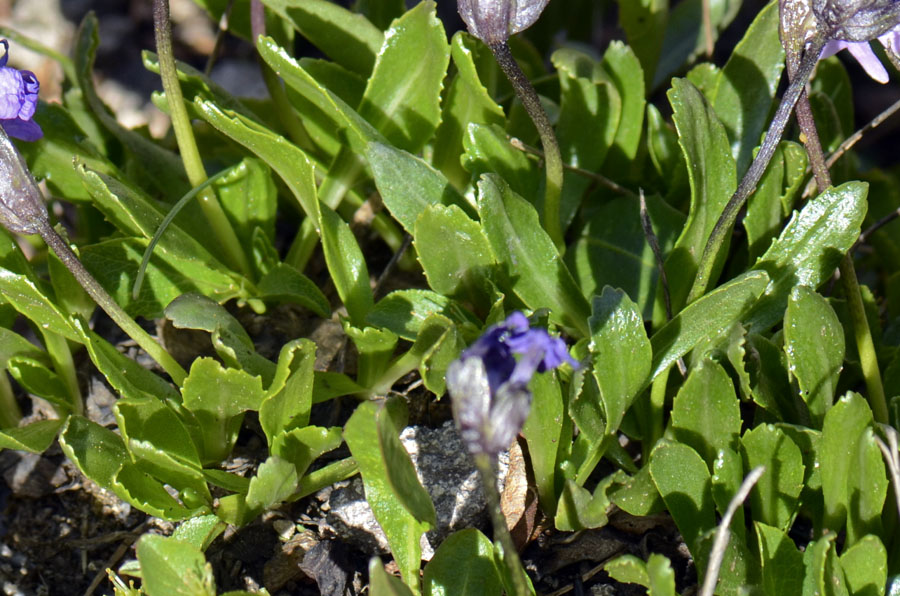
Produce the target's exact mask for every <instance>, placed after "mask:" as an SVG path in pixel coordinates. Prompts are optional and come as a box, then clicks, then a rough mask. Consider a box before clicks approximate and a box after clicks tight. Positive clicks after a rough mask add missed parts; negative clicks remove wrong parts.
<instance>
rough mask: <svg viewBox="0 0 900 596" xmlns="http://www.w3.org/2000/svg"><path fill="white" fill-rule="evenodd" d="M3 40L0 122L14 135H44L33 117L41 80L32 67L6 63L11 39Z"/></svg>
mask: <svg viewBox="0 0 900 596" xmlns="http://www.w3.org/2000/svg"><path fill="white" fill-rule="evenodd" d="M0 44H3V47H4V51H3V56H2V57H0V126H3V130H5V131H6V134H8V135H9V136H11V137H15V138H17V139H22V140H23V141H36V140H38V139H39V138H41V137H42V136H44V132H43V131H42V130H41V127H40V126H38V123H37V122H35V121H34V120H32V119H31V118H32V116H34V110H35V108H36V107H37V99H38V90H39V89H40V88H41V84H40V83H39V82H38V80H37V77H36V76H34V73H33V72H31V71H30V70H18V69H15V68H13V67H11V66H7V65H6V62H7V60H8V59H9V42H7V41H6V40H5V39H0Z"/></svg>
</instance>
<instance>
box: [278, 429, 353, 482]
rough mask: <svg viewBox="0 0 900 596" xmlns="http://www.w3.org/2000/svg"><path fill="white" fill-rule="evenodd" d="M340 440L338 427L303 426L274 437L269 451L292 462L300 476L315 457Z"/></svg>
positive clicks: (337, 445)
mask: <svg viewBox="0 0 900 596" xmlns="http://www.w3.org/2000/svg"><path fill="white" fill-rule="evenodd" d="M341 441H342V439H341V429H340V428H339V427H331V428H322V427H320V426H304V427H303V428H294V429H292V430H289V431H286V432H283V433H281V434H279V435H278V436H277V437H275V440H274V441H273V442H272V446H271V452H272V455H277V456H278V457H280V458H282V459H284V460H287V461H289V462H290V463H291V464H293V466H294V469H295V470H296V475H297V477H300V476H303V474H305V473H306V471H307V470H308V469H309V466H310V464H312V463H313V461H315V460H316V458H318V457H319V456H320V455H322V454H323V453H327V452H329V451H333V450H334V449H337V448H338V447H340V445H341Z"/></svg>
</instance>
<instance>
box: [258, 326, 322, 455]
mask: <svg viewBox="0 0 900 596" xmlns="http://www.w3.org/2000/svg"><path fill="white" fill-rule="evenodd" d="M315 361H316V345H315V344H314V343H313V342H312V341H310V340H308V339H297V340H294V341H291V342H288V343H286V344H285V345H284V346H282V348H281V352H280V353H279V354H278V364H277V365H276V368H275V375H274V378H273V380H272V383H271V384H270V386H269V387H268V388H267V389H266V394H267V395H266V397H265V399H264V400H263V402H262V404H260V406H259V424H260V426H262V429H263V432H264V433H265V434H266V439H267V440H268V442H269V446H270V447H271V446H272V444H273V441H274V440H275V437H277V436H278V435H279V434H280V433H282V432H284V431H287V430H291V429H293V428H299V427H304V426H306V425H307V424H309V412H310V409H311V408H312V393H313V365H314V364H315Z"/></svg>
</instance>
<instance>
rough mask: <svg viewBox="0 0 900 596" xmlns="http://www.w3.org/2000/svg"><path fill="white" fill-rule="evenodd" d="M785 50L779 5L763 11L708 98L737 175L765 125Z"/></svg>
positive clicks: (747, 159) (735, 49) (773, 5)
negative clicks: (725, 140) (779, 25)
mask: <svg viewBox="0 0 900 596" xmlns="http://www.w3.org/2000/svg"><path fill="white" fill-rule="evenodd" d="M783 68H784V48H782V46H781V40H780V39H779V36H778V4H777V3H774V2H770V3H769V4H768V5H767V6H766V7H765V8H763V9H762V10H761V11H760V12H759V14H758V15H757V16H756V18H755V19H754V20H753V23H752V24H751V25H750V27H749V28H748V29H747V31H746V33H744V38H743V39H742V40H741V42H740V43H739V44H738V45H737V47H735V48H734V51H733V52H732V54H731V57H729V59H728V62H727V63H726V64H725V67H724V68H723V69H722V71H721V74H720V75H719V77H718V78H717V84H716V87H715V89H714V90H713V92H712V95H711V96H709V99H710V103H712V105H713V108H715V110H716V114H717V115H718V117H719V120H721V122H722V124H723V125H724V126H725V130H726V131H727V132H728V138H729V139H730V141H731V150H732V155H733V156H734V159H735V161H736V162H737V171H738V173H739V174H740V175H743V173H744V172H745V171H746V170H747V168H748V167H749V166H750V162H751V160H752V159H753V148H754V147H757V146H758V145H759V138H760V135H761V134H762V132H763V130H764V129H765V127H766V125H767V124H768V118H769V114H770V111H771V109H772V101H773V100H774V98H775V91H776V89H777V87H778V82H779V81H780V80H781V71H782V69H783Z"/></svg>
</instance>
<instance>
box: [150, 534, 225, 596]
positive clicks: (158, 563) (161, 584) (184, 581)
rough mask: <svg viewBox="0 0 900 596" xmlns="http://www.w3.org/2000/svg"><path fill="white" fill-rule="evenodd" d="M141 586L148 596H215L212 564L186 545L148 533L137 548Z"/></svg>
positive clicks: (198, 550)
mask: <svg viewBox="0 0 900 596" xmlns="http://www.w3.org/2000/svg"><path fill="white" fill-rule="evenodd" d="M137 556H138V560H139V561H140V563H141V578H142V580H141V582H142V583H141V587H142V589H143V590H144V591H145V592H146V593H147V596H215V594H216V582H215V579H214V578H213V570H212V565H210V564H209V563H207V562H206V559H205V558H204V557H203V552H202V551H201V550H200V549H199V548H197V547H195V546H193V545H191V544H188V543H186V542H182V541H180V540H176V539H174V538H165V537H163V536H158V535H155V534H145V535H144V536H142V537H141V539H140V541H139V542H138V545H137Z"/></svg>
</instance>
